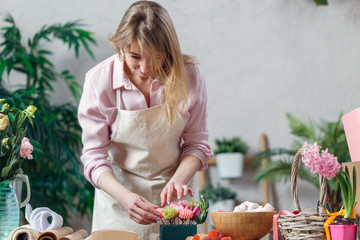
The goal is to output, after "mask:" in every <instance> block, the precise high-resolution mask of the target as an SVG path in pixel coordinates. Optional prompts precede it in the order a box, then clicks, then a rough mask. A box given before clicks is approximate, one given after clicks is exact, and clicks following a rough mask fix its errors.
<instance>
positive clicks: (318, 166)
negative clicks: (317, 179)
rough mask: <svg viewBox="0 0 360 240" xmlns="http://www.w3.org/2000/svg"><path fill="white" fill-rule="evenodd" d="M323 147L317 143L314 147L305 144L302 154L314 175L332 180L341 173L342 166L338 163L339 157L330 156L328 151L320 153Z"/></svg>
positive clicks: (305, 163)
mask: <svg viewBox="0 0 360 240" xmlns="http://www.w3.org/2000/svg"><path fill="white" fill-rule="evenodd" d="M320 148H321V146H318V145H317V142H315V143H314V144H313V145H310V144H308V143H307V142H305V143H304V145H303V146H302V148H301V150H300V153H301V155H302V161H303V163H304V165H305V166H306V167H308V168H310V169H311V172H312V173H318V174H319V175H321V176H324V177H326V178H327V179H331V178H333V177H335V176H336V173H338V172H339V171H340V169H341V168H342V165H341V164H340V163H339V162H338V160H337V157H335V156H334V155H332V154H330V153H329V152H328V149H327V148H326V149H325V150H322V151H321V152H320Z"/></svg>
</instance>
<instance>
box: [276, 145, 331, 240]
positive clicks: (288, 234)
mask: <svg viewBox="0 0 360 240" xmlns="http://www.w3.org/2000/svg"><path fill="white" fill-rule="evenodd" d="M300 158H301V153H300V151H298V152H297V153H296V155H295V157H294V162H293V165H292V169H291V195H292V200H293V203H294V205H295V209H296V211H299V212H300V213H299V214H297V215H279V217H278V227H279V231H280V239H285V240H299V239H319V240H320V239H321V240H323V239H326V235H325V228H324V222H325V221H326V219H327V218H328V215H327V213H326V206H325V204H326V179H325V177H322V176H320V200H319V208H318V213H313V214H312V213H309V212H306V213H305V212H301V208H300V203H299V196H298V188H297V176H298V169H299V163H300Z"/></svg>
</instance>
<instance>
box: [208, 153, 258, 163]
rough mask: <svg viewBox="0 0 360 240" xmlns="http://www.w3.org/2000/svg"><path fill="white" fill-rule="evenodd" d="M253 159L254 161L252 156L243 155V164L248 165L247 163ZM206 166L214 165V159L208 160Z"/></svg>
mask: <svg viewBox="0 0 360 240" xmlns="http://www.w3.org/2000/svg"><path fill="white" fill-rule="evenodd" d="M254 159H255V157H254V156H247V155H245V157H244V162H245V164H249V163H251V162H252V161H253V160H254ZM208 165H209V166H212V165H216V158H212V159H210V160H209V161H208Z"/></svg>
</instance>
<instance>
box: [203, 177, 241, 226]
mask: <svg viewBox="0 0 360 240" xmlns="http://www.w3.org/2000/svg"><path fill="white" fill-rule="evenodd" d="M200 194H202V195H203V196H204V197H205V199H207V200H208V201H209V202H210V210H209V211H210V212H216V211H219V210H221V211H233V210H234V207H235V198H236V192H234V191H232V190H231V188H229V187H224V186H222V185H220V183H217V187H214V186H213V184H212V183H211V182H206V183H205V186H204V189H203V190H201V191H200ZM210 221H211V218H210ZM211 224H212V221H211Z"/></svg>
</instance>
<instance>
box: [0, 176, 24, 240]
mask: <svg viewBox="0 0 360 240" xmlns="http://www.w3.org/2000/svg"><path fill="white" fill-rule="evenodd" d="M19 223H20V208H19V202H18V199H17V196H16V193H15V190H14V188H13V186H12V182H8V181H3V182H0V240H7V239H8V236H9V234H10V232H11V231H12V230H14V229H15V228H17V227H18V226H19Z"/></svg>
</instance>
